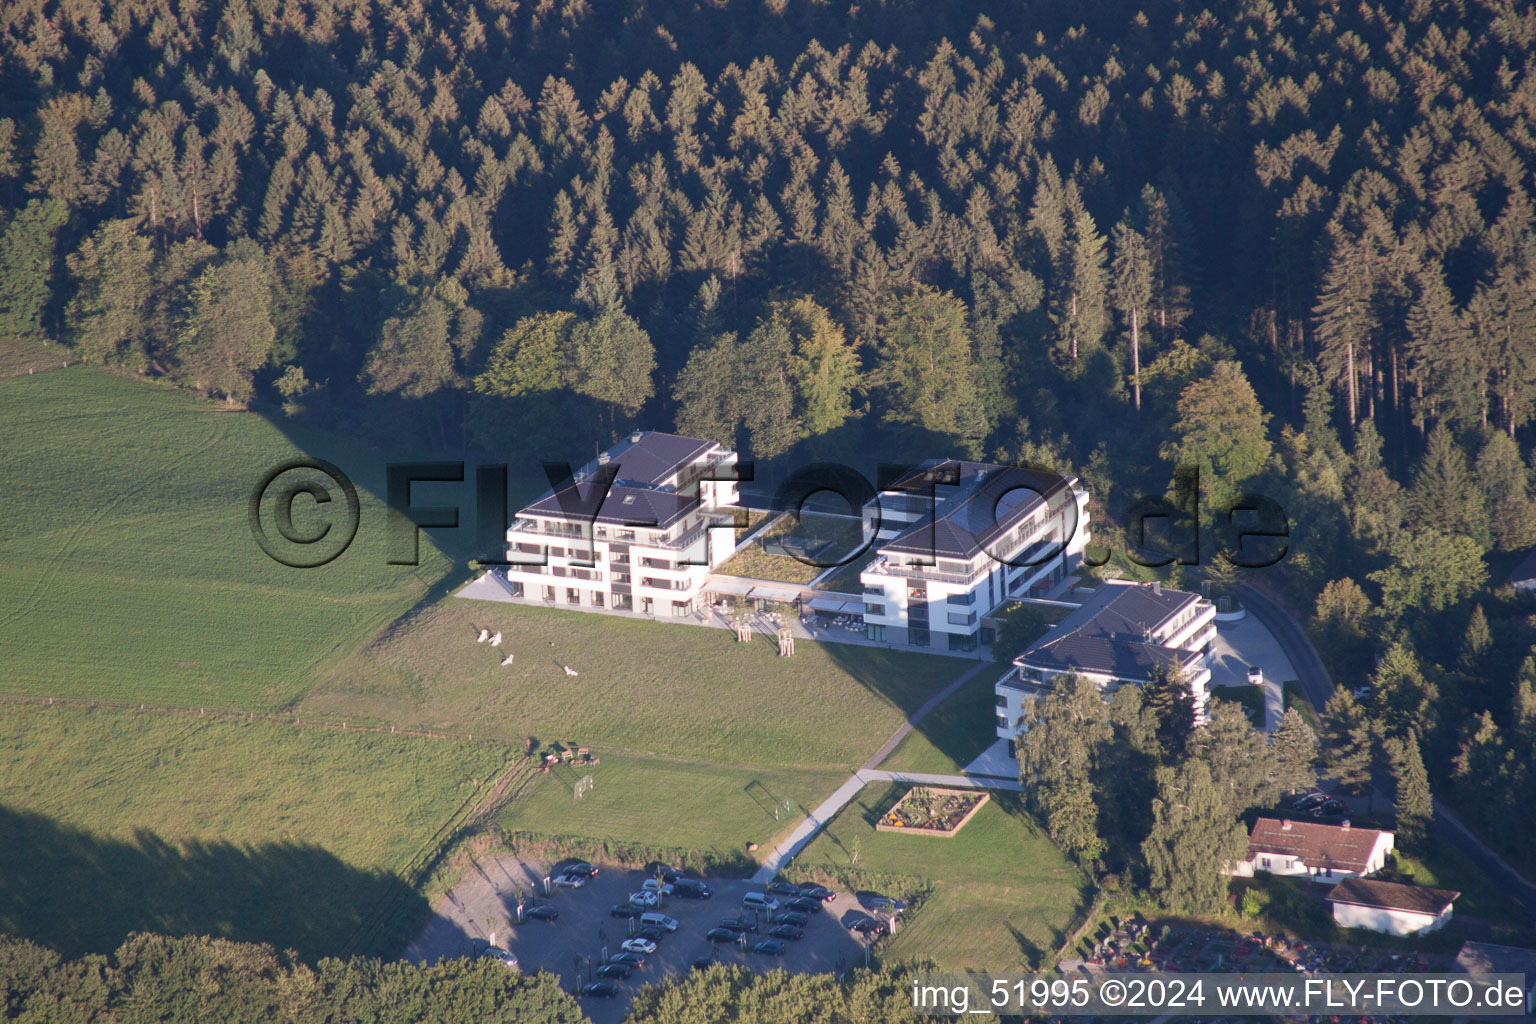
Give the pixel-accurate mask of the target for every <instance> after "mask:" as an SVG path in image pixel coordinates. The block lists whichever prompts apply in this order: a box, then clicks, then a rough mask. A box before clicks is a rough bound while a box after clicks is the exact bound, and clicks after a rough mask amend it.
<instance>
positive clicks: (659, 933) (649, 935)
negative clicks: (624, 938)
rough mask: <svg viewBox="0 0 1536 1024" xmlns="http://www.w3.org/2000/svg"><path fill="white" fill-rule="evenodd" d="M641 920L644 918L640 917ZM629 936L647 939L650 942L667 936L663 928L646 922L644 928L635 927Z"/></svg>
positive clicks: (658, 940)
mask: <svg viewBox="0 0 1536 1024" xmlns="http://www.w3.org/2000/svg"><path fill="white" fill-rule="evenodd" d="M641 920H642V921H643V920H645V918H641ZM631 937H632V938H640V939H649V940H651V941H652V942H660V941H661V940H662V939H664V938H666V937H667V932H666V929H664V928H659V927H657V926H656V925H654V924H648V925H646V926H645V927H644V928H636V929H635V933H634V935H633V936H631Z"/></svg>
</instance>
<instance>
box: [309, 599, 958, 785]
mask: <svg viewBox="0 0 1536 1024" xmlns="http://www.w3.org/2000/svg"><path fill="white" fill-rule="evenodd" d="M480 627H485V628H489V629H491V630H493V631H494V630H500V631H501V632H502V633H503V634H504V636H505V637H506V641H505V646H504V647H503V648H501V650H500V651H498V650H494V649H491V648H489V647H485V646H480V645H478V644H476V643H475V634H476V631H477V629H479V628H480ZM502 651H511V652H512V653H514V654H515V655H516V658H517V660H516V661H515V662H514V663H513V664H512V665H510V666H507V667H502V666H501V664H500V654H501V652H502ZM565 665H569V666H571V667H572V668H574V669H576V670H577V671H578V672H579V673H580V675H579V677H576V678H571V677H568V676H567V675H566V674H565V672H564V670H563V668H562V666H565ZM964 668H965V663H964V662H961V661H957V660H955V659H953V658H945V657H940V656H936V655H918V654H907V653H904V652H894V651H886V650H883V649H879V648H870V647H856V646H852V645H848V644H815V643H809V642H801V643H798V644H797V645H796V647H795V654H794V657H791V658H780V657H779V656H778V648H777V645H776V644H774V643H773V642H771V641H770V640H768V639H766V638H764V637H762V636H758V637H757V638H756V639H754V640H753V641H752V642H751V643H748V644H739V643H737V642H736V639H735V637H734V636H733V635H732V634H731V633H730V632H728V631H726V630H722V629H705V628H701V627H696V626H687V625H680V624H673V623H664V622H648V621H644V620H639V619H625V618H618V617H615V616H607V615H592V614H587V613H582V612H569V611H555V610H549V609H543V608H529V607H526V606H520V605H510V604H498V603H494V602H482V601H458V600H453V601H447V602H444V603H442V604H440V605H437V606H434V607H432V608H429V609H427V610H426V611H424V612H423V613H422V614H421V615H419V616H416V617H415V618H414V619H412V620H411V621H410V622H409V623H406V624H403V625H402V626H401V628H399V629H397V630H395V631H394V632H393V633H392V634H391V635H390V636H388V637H385V638H383V639H382V640H380V641H379V642H378V643H375V644H372V645H370V646H369V647H368V648H367V649H366V650H364V651H362V652H360V653H359V654H358V655H357V656H356V657H354V658H351V659H349V660H347V661H346V662H345V663H343V664H341V665H339V666H338V667H337V668H336V670H335V671H334V672H333V673H332V674H331V676H330V678H329V679H328V680H327V681H326V682H325V683H324V684H323V685H321V686H319V687H317V688H316V690H315V692H314V693H313V694H311V695H310V696H309V697H307V698H306V699H305V700H304V702H303V705H302V708H303V710H304V712H305V714H326V715H331V716H342V717H346V718H347V719H349V720H351V721H363V720H365V719H367V718H370V717H376V718H380V719H387V720H389V721H393V722H399V723H400V724H402V725H408V726H412V727H429V728H434V729H447V730H455V731H465V732H471V733H475V734H477V735H478V734H480V733H482V732H483V733H484V734H485V735H487V736H496V737H498V738H502V739H506V740H509V741H513V742H519V743H521V742H525V741H526V740H527V738H529V737H534V738H536V739H538V740H539V741H540V742H542V743H554V742H567V743H572V744H575V745H578V746H586V747H591V748H592V749H593V750H594V752H596V753H598V754H599V755H601V756H606V755H607V754H609V753H611V752H614V751H616V750H622V751H629V752H636V753H661V754H673V755H681V756H683V757H686V758H704V759H709V760H713V761H718V762H722V763H725V764H744V765H799V766H815V767H829V766H838V767H848V768H851V767H854V766H856V765H858V764H862V763H863V761H864V759H865V758H867V757H868V756H869V755H870V754H871V753H872V752H873V751H874V750H875V749H876V748H878V747H879V746H880V744H881V743H883V742H884V741H885V740H886V739H888V738H889V737H890V735H891V733H893V732H895V730H896V729H897V727H898V726H900V724H901V722H902V720H903V718H904V717H905V714H906V713H907V712H909V711H911V710H913V709H915V708H916V707H918V706H919V705H920V704H922V702H923V701H924V700H925V699H926V698H927V697H928V696H929V695H930V694H932V693H933V692H934V691H935V690H937V689H939V688H940V687H942V686H943V684H944V682H945V681H946V680H948V679H952V678H953V677H954V676H955V675H956V674H957V673H959V672H960V671H963V670H964Z"/></svg>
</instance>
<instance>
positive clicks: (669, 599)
mask: <svg viewBox="0 0 1536 1024" xmlns="http://www.w3.org/2000/svg"><path fill="white" fill-rule="evenodd" d="M735 462H736V453H735V452H733V451H730V450H728V449H726V448H723V447H721V446H720V445H718V444H715V443H714V442H712V441H702V440H699V439H698V438H693V437H680V436H678V435H676V434H663V433H660V432H658V431H645V432H636V433H634V434H631V435H630V436H629V437H628V438H627V439H626V440H624V441H621V442H620V443H618V444H617V445H614V446H613V447H612V448H610V449H609V450H608V451H606V452H604V453H603V454H602V455H599V456H598V457H597V459H596V460H595V461H594V462H592V463H590V464H588V465H587V466H585V467H583V468H582V470H581V471H580V472H578V473H577V474H576V475H575V478H574V480H573V481H572V483H571V484H570V485H569V486H567V487H565V488H563V489H561V490H559V491H550V492H548V493H546V494H545V495H544V496H543V497H541V498H539V500H538V501H535V502H534V503H533V504H532V505H529V506H528V507H527V508H524V509H523V510H522V511H520V512H518V514H517V518H516V519H515V520H514V521H513V523H512V525H511V526H510V527H509V528H508V530H507V554H506V558H507V561H508V562H511V563H513V564H511V565H509V566H507V567H506V568H505V571H504V572H501V573H499V574H498V575H500V576H502V578H504V579H505V580H506V583H507V587H508V589H509V590H510V591H511V592H512V594H513V596H514V597H521V598H523V599H525V600H528V601H535V602H542V603H543V604H546V605H550V606H554V607H562V608H572V609H594V608H607V609H614V610H617V611H637V612H643V613H647V614H651V615H657V616H682V615H690V614H692V613H693V611H694V609H695V602H696V600H697V599H698V596H699V594H700V592H701V591H702V590H703V589H704V586H705V584H706V582H707V581H708V580H709V574H710V570H711V569H712V568H713V567H715V566H717V565H719V564H720V563H721V562H723V561H725V560H726V559H727V558H729V557H730V556H731V552H732V551H733V550H734V548H735V543H736V542H735V536H734V532H733V530H732V529H731V527H732V526H733V525H734V519H733V517H732V514H731V512H730V511H728V510H726V511H722V510H723V509H728V507H729V506H733V505H735V504H736V501H737V491H736V483H735V480H734V479H731V478H733V477H734V475H735V470H734V466H735ZM605 487H606V490H605Z"/></svg>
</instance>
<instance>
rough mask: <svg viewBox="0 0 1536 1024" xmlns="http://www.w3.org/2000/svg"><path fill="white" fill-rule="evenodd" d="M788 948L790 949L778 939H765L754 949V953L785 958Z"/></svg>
mask: <svg viewBox="0 0 1536 1024" xmlns="http://www.w3.org/2000/svg"><path fill="white" fill-rule="evenodd" d="M788 948H789V947H787V946H785V945H784V943H782V942H780V941H779V940H778V939H764V940H763V941H762V942H759V943H758V944H757V945H755V946H753V947H752V952H754V953H766V954H768V955H769V956H783V955H784V950H786V949H788Z"/></svg>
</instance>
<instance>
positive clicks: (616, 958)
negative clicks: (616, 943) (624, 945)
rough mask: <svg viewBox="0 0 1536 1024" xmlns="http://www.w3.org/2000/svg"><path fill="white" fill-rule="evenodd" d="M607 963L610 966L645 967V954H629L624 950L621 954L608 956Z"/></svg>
mask: <svg viewBox="0 0 1536 1024" xmlns="http://www.w3.org/2000/svg"><path fill="white" fill-rule="evenodd" d="M608 962H609V963H611V964H629V965H630V966H631V967H643V966H645V954H644V953H631V952H630V951H629V950H627V949H626V950H625V951H624V952H622V953H615V954H613V956H610V957H609V958H608Z"/></svg>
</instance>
